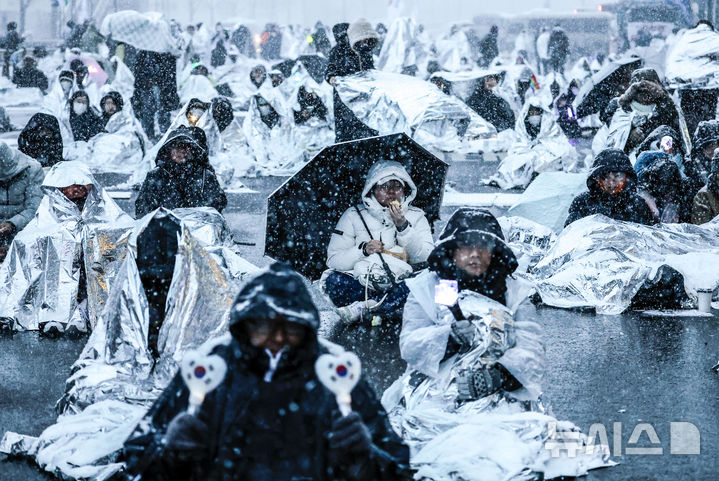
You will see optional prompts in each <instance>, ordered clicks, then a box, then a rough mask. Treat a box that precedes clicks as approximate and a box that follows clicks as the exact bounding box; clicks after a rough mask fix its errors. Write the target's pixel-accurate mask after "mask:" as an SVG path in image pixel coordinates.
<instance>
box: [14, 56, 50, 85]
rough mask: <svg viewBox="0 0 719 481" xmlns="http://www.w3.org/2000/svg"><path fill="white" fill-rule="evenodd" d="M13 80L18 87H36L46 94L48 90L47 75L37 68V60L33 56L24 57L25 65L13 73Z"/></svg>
mask: <svg viewBox="0 0 719 481" xmlns="http://www.w3.org/2000/svg"><path fill="white" fill-rule="evenodd" d="M12 82H13V83H14V84H15V85H17V86H18V87H36V88H39V89H40V90H42V93H43V94H45V93H46V91H47V86H48V83H47V77H46V76H45V74H44V73H42V71H41V70H40V69H38V68H37V61H36V60H35V59H34V58H32V57H25V58H24V59H23V67H22V68H20V69H17V70H15V71H14V72H13V74H12Z"/></svg>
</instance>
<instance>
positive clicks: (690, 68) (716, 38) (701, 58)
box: [664, 24, 719, 89]
mask: <svg viewBox="0 0 719 481" xmlns="http://www.w3.org/2000/svg"><path fill="white" fill-rule="evenodd" d="M664 75H665V78H666V81H667V84H668V85H669V87H670V88H682V87H685V88H695V89H697V88H699V89H702V88H705V89H714V88H718V87H719V33H717V32H715V31H713V30H712V29H711V28H710V27H709V26H708V25H703V24H702V25H698V26H697V27H696V28H692V29H689V30H685V31H684V32H682V33H680V34H679V35H678V37H677V39H676V41H675V42H674V44H673V45H672V46H671V47H670V48H669V51H668V52H667V57H666V68H665V70H664Z"/></svg>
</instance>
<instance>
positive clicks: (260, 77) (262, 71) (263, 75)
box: [250, 64, 267, 88]
mask: <svg viewBox="0 0 719 481" xmlns="http://www.w3.org/2000/svg"><path fill="white" fill-rule="evenodd" d="M266 79H267V69H266V68H265V66H264V65H262V64H260V65H255V66H254V67H253V68H252V70H250V82H252V85H254V86H255V88H260V87H261V86H262V84H263V83H265V80H266Z"/></svg>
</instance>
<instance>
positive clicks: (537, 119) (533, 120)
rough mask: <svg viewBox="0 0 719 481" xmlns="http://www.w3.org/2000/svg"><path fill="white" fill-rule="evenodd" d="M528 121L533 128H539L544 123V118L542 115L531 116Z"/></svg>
mask: <svg viewBox="0 0 719 481" xmlns="http://www.w3.org/2000/svg"><path fill="white" fill-rule="evenodd" d="M527 121H528V122H529V124H530V125H531V126H533V127H539V125H540V124H541V123H542V116H541V115H530V116H529V117H527Z"/></svg>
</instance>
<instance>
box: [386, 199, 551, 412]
mask: <svg viewBox="0 0 719 481" xmlns="http://www.w3.org/2000/svg"><path fill="white" fill-rule="evenodd" d="M428 262H429V269H428V270H426V271H424V272H423V273H421V274H420V275H418V276H416V277H413V278H411V279H407V281H406V283H407V287H408V288H409V296H408V298H407V302H406V304H405V307H404V316H403V321H402V332H401V334H400V340H399V345H400V351H401V353H402V358H403V359H405V360H406V361H407V362H408V364H410V367H412V368H413V369H416V370H418V371H419V372H421V373H422V374H424V375H429V376H436V375H438V373H439V369H440V364H441V363H442V362H443V361H445V360H447V359H449V358H450V357H452V356H453V355H454V354H457V353H458V352H465V351H467V350H468V349H470V348H472V347H473V340H474V331H475V329H476V328H475V327H474V325H473V324H472V322H471V319H465V318H464V316H463V315H462V312H461V311H460V310H459V306H458V305H457V304H456V303H455V304H454V305H453V306H451V307H450V308H449V309H450V311H451V312H452V313H453V314H454V316H453V317H454V321H453V322H452V323H451V325H447V324H444V323H441V322H438V321H437V319H438V317H439V304H438V302H442V303H443V304H444V302H443V300H442V298H443V297H446V296H445V295H444V294H446V292H445V291H446V290H451V291H453V292H454V293H455V296H454V297H455V300H456V295H457V294H459V293H460V292H462V291H473V292H475V293H477V294H481V295H483V296H486V297H488V298H489V299H492V300H494V301H496V302H499V303H500V304H503V305H505V306H507V307H509V308H510V309H511V310H515V308H516V307H517V306H518V305H519V304H520V303H521V302H522V301H523V300H524V299H526V297H523V296H522V292H525V290H524V289H523V287H522V286H523V283H522V282H521V281H517V280H515V279H513V278H512V277H511V276H512V273H513V272H514V271H515V270H516V269H517V267H518V265H519V264H518V262H517V259H516V257H515V255H514V253H513V252H512V249H511V248H510V247H509V246H508V245H507V244H506V242H505V240H504V234H503V233H502V228H501V227H500V225H499V223H498V222H497V219H495V217H494V216H493V215H492V214H491V213H490V212H489V211H487V210H484V209H476V208H462V209H459V210H457V211H456V212H455V213H454V214H452V217H450V219H449V221H448V222H447V225H446V226H445V228H444V230H443V231H442V233H441V234H440V235H439V239H438V240H437V245H436V247H435V248H434V250H433V251H432V253H431V254H430V255H429V259H428ZM450 302H451V301H450ZM447 304H449V302H447ZM445 305H446V304H445ZM428 337H431V338H432V340H431V342H430V340H429V339H428ZM437 346H440V347H441V346H446V347H445V348H444V349H441V350H437V349H436V347H437ZM542 350H543V348H542ZM511 352H512V349H509V350H508V351H507V352H506V353H505V355H504V357H502V358H500V359H499V362H496V363H494V364H491V365H488V366H485V367H482V368H479V369H473V370H472V371H470V372H468V373H465V374H464V375H462V376H460V377H459V378H458V380H457V390H458V398H459V399H461V400H462V401H468V400H476V399H480V398H482V397H485V396H488V395H490V394H492V393H494V392H497V391H500V390H504V391H515V390H517V389H520V388H521V387H522V384H521V383H520V382H519V381H518V380H517V379H516V378H515V377H514V376H513V375H512V374H510V371H511V370H513V368H514V367H515V365H516V362H514V361H512V362H510V361H509V360H510V358H513V357H515V356H513V355H512V354H510V353H511ZM505 358H506V360H507V362H506V363H503V362H502V361H503V359H505ZM515 361H516V358H515Z"/></svg>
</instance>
